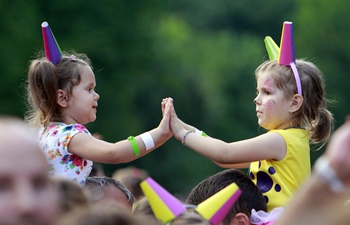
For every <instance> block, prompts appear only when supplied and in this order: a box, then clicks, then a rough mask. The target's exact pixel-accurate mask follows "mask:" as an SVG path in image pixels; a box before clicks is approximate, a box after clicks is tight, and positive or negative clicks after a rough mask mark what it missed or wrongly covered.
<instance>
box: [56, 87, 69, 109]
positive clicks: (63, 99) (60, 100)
mask: <svg viewBox="0 0 350 225" xmlns="http://www.w3.org/2000/svg"><path fill="white" fill-rule="evenodd" d="M57 104H58V105H59V106H61V107H62V108H66V107H68V96H67V94H66V92H65V91H63V90H62V89H58V91H57Z"/></svg>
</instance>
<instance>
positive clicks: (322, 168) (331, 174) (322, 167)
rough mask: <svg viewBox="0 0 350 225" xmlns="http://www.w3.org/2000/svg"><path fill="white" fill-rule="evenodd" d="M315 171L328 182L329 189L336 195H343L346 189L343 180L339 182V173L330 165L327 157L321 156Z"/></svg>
mask: <svg viewBox="0 0 350 225" xmlns="http://www.w3.org/2000/svg"><path fill="white" fill-rule="evenodd" d="M314 169H315V171H316V172H317V173H318V174H319V175H320V176H321V177H322V178H323V179H324V180H325V181H326V183H327V185H328V186H329V188H330V189H331V190H332V191H333V192H335V193H341V192H343V191H344V189H345V187H344V184H343V182H342V181H341V180H339V178H338V176H337V173H336V172H335V171H334V169H333V168H332V167H331V165H330V164H329V160H328V159H327V158H326V157H325V156H321V157H320V158H319V159H317V161H316V163H315V166H314Z"/></svg>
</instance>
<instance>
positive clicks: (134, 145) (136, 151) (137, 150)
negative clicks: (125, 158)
mask: <svg viewBox="0 0 350 225" xmlns="http://www.w3.org/2000/svg"><path fill="white" fill-rule="evenodd" d="M128 141H129V142H130V144H131V148H132V150H133V152H134V156H138V155H140V148H139V145H138V144H137V141H136V140H135V137H133V136H130V137H128Z"/></svg>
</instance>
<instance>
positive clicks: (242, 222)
mask: <svg viewBox="0 0 350 225" xmlns="http://www.w3.org/2000/svg"><path fill="white" fill-rule="evenodd" d="M250 224H251V223H250V218H249V217H248V216H247V215H246V214H244V213H237V214H236V215H235V216H234V217H233V218H232V219H231V222H230V225H250Z"/></svg>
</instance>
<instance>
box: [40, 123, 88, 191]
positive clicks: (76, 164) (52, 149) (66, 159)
mask: <svg viewBox="0 0 350 225" xmlns="http://www.w3.org/2000/svg"><path fill="white" fill-rule="evenodd" d="M82 132H84V133H87V134H89V135H91V134H90V132H89V131H88V130H87V129H86V128H85V127H84V126H83V125H81V124H69V125H67V124H64V123H50V124H49V125H48V126H47V127H46V128H44V130H43V132H42V133H41V135H40V146H41V147H42V149H43V152H44V153H45V155H46V158H47V159H48V163H49V173H50V174H51V175H60V176H63V177H67V178H68V179H71V180H74V181H76V182H78V183H79V184H80V185H84V184H85V180H86V178H87V177H88V176H89V174H90V172H91V169H92V161H90V160H87V159H84V158H82V157H80V156H78V155H75V154H72V153H70V152H69V151H68V144H69V141H70V140H71V139H72V137H74V135H76V134H79V133H82Z"/></svg>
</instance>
